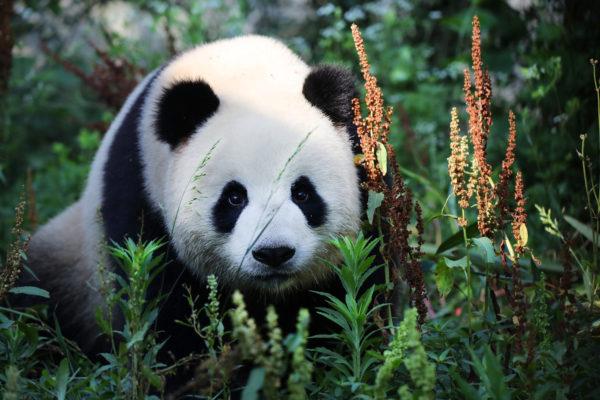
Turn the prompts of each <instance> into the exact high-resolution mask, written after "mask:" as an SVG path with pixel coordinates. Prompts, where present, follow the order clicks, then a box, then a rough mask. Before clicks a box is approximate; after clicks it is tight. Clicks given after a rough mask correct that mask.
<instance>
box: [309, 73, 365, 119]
mask: <svg viewBox="0 0 600 400" xmlns="http://www.w3.org/2000/svg"><path fill="white" fill-rule="evenodd" d="M354 82H355V79H354V76H353V75H352V73H351V72H350V71H349V70H347V69H346V68H342V67H338V66H333V65H320V66H317V67H314V68H313V69H312V71H311V72H310V73H309V74H308V76H307V77H306V79H305V80H304V86H303V88H302V94H304V97H306V99H307V100H308V101H309V102H310V103H311V104H312V105H313V106H315V107H317V108H319V109H320V110H321V111H323V113H324V114H325V115H327V116H328V117H329V119H331V121H332V122H333V123H334V124H336V125H338V124H339V125H347V124H349V123H350V122H351V121H352V99H353V98H354V97H356V88H355V86H354Z"/></svg>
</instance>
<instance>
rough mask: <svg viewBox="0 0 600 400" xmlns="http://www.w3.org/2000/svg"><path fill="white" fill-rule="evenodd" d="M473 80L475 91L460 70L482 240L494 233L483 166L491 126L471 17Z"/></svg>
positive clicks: (487, 169)
mask: <svg viewBox="0 0 600 400" xmlns="http://www.w3.org/2000/svg"><path fill="white" fill-rule="evenodd" d="M471 58H472V62H473V76H474V78H475V88H474V89H473V87H472V84H471V74H470V72H469V70H468V69H465V70H464V86H463V90H464V96H465V104H466V106H467V113H468V114H469V135H470V137H471V143H473V153H474V157H475V160H476V163H475V165H476V168H477V170H476V177H477V186H476V194H477V211H478V214H477V227H478V229H479V232H480V233H481V235H482V236H487V237H491V236H492V234H493V232H494V229H495V222H496V221H495V219H494V207H493V204H494V202H495V200H496V194H495V191H494V187H493V185H492V181H491V177H492V167H491V166H490V164H489V163H488V162H487V142H488V137H489V134H490V127H491V126H492V112H491V104H492V84H491V81H490V75H489V72H488V71H487V70H485V71H484V69H483V62H482V60H481V35H480V28H479V18H478V17H477V16H475V17H473V38H472V44H471Z"/></svg>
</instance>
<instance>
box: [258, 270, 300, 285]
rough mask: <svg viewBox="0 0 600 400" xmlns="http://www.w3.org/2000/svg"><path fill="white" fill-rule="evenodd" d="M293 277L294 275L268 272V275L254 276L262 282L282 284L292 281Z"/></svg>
mask: <svg viewBox="0 0 600 400" xmlns="http://www.w3.org/2000/svg"><path fill="white" fill-rule="evenodd" d="M295 275H296V274H292V273H284V272H270V273H268V274H259V275H256V278H257V279H259V280H261V281H263V282H274V283H283V282H287V281H289V280H291V279H293V277H294V276H295Z"/></svg>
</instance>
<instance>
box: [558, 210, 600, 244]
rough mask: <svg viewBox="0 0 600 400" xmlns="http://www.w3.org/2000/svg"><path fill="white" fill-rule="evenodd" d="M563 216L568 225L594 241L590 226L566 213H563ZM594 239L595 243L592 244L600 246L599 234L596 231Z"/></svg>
mask: <svg viewBox="0 0 600 400" xmlns="http://www.w3.org/2000/svg"><path fill="white" fill-rule="evenodd" d="M564 218H565V221H567V222H568V223H569V225H571V226H572V227H573V228H575V230H577V232H579V233H581V234H582V235H583V236H584V237H585V238H586V239H587V240H589V241H590V242H592V243H594V231H593V230H592V228H590V227H589V226H587V225H586V224H584V223H583V222H581V221H579V220H576V219H575V218H573V217H570V216H568V215H565V216H564ZM596 241H597V243H594V244H595V245H596V246H598V247H600V234H599V233H598V232H596Z"/></svg>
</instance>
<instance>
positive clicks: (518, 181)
mask: <svg viewBox="0 0 600 400" xmlns="http://www.w3.org/2000/svg"><path fill="white" fill-rule="evenodd" d="M524 193H525V185H524V183H523V174H522V173H521V171H519V172H517V176H516V178H515V203H516V207H515V210H514V212H513V214H512V231H513V236H514V238H515V241H516V243H517V245H516V247H515V252H516V253H518V254H522V253H523V250H524V248H525V246H526V245H527V238H526V237H524V236H526V235H527V233H526V232H527V228H526V225H525V222H526V220H527V211H525V205H526V200H525V195H524Z"/></svg>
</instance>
